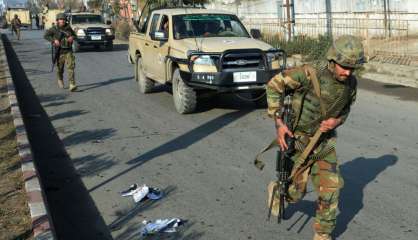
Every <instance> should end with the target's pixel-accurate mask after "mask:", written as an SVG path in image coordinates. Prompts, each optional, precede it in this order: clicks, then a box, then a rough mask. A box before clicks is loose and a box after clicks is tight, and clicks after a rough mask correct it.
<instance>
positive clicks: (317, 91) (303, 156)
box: [254, 66, 326, 179]
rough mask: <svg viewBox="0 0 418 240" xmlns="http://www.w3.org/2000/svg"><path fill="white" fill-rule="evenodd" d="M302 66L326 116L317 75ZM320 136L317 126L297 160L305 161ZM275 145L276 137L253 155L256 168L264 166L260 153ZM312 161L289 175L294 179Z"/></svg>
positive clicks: (310, 163) (310, 164)
mask: <svg viewBox="0 0 418 240" xmlns="http://www.w3.org/2000/svg"><path fill="white" fill-rule="evenodd" d="M304 68H305V73H306V75H307V77H308V79H309V80H310V81H311V83H312V85H313V88H314V91H315V94H316V95H317V96H318V98H319V104H320V107H321V114H322V116H326V109H325V104H324V103H323V100H322V98H321V88H320V85H319V80H318V77H317V73H316V70H315V69H314V68H312V67H309V66H304ZM321 136H322V132H321V131H320V130H319V128H318V130H316V132H315V134H314V136H313V137H312V138H311V140H310V141H309V144H308V145H307V146H306V148H305V150H304V151H303V152H302V154H301V155H300V156H299V160H298V162H303V163H305V161H306V159H307V158H308V156H309V154H310V153H311V152H312V150H313V148H314V147H315V146H316V144H317V143H318V141H319V139H320V138H321ZM275 146H278V143H277V140H276V139H273V141H272V142H271V143H270V144H269V145H267V146H266V147H264V148H263V150H261V152H260V153H258V154H257V156H256V157H255V160H254V165H255V166H256V167H257V168H258V169H260V170H263V168H264V166H265V164H264V162H263V161H261V160H260V157H261V155H262V154H263V153H265V152H267V151H268V150H270V149H272V148H273V147H275ZM314 162H315V160H314V159H311V160H310V161H308V162H306V163H305V164H302V165H301V167H300V168H298V169H297V170H295V171H294V172H292V174H291V175H290V177H291V178H293V179H296V178H297V177H298V176H299V175H300V174H301V173H303V172H304V171H305V170H306V169H307V168H309V167H310V166H312V164H313V163H314Z"/></svg>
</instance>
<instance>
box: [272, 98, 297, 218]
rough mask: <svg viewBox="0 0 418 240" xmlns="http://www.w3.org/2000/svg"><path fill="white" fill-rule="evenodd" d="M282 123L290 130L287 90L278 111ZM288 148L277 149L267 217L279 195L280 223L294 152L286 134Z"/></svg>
mask: <svg viewBox="0 0 418 240" xmlns="http://www.w3.org/2000/svg"><path fill="white" fill-rule="evenodd" d="M280 116H281V119H282V121H283V123H284V124H285V125H286V126H287V127H288V128H289V129H290V130H291V129H292V93H289V92H287V91H285V92H284V94H283V97H282V109H281V112H280ZM285 141H286V144H287V146H288V148H287V149H286V150H279V151H277V156H276V172H277V183H276V185H275V186H274V188H273V190H272V191H273V192H272V195H271V196H272V197H271V200H270V203H269V213H268V218H269V219H270V217H271V214H272V210H273V205H274V200H275V198H276V196H278V197H279V212H278V215H277V222H278V223H280V222H281V220H282V219H284V208H285V204H284V203H285V198H286V193H287V189H288V187H289V183H290V174H291V171H292V167H293V162H292V155H293V153H294V150H295V149H294V142H295V141H294V138H292V137H290V136H287V135H286V137H285Z"/></svg>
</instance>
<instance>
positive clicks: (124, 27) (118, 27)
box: [114, 20, 131, 40]
mask: <svg viewBox="0 0 418 240" xmlns="http://www.w3.org/2000/svg"><path fill="white" fill-rule="evenodd" d="M114 29H115V35H116V38H118V39H124V40H127V39H128V38H129V33H130V32H131V27H130V26H129V23H128V22H127V21H125V20H121V21H118V22H116V23H115V24H114Z"/></svg>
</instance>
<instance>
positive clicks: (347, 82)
mask: <svg viewBox="0 0 418 240" xmlns="http://www.w3.org/2000/svg"><path fill="white" fill-rule="evenodd" d="M363 63H364V50H363V45H362V43H361V41H360V40H358V39H357V38H355V37H353V36H349V35H345V36H342V37H340V38H338V39H337V40H335V41H334V42H333V45H332V46H331V47H330V49H329V50H328V53H327V61H324V62H323V64H318V66H319V67H312V66H308V65H304V66H302V67H297V68H294V69H289V70H286V71H284V72H283V73H280V74H278V75H276V76H275V77H274V78H272V79H271V81H270V82H269V83H268V86H267V100H268V114H269V116H271V117H273V118H274V120H275V124H276V129H277V142H278V144H279V146H280V148H281V149H282V150H284V149H287V145H286V141H285V137H286V136H290V137H293V138H294V139H295V149H296V150H295V154H294V155H293V157H292V161H293V169H292V174H293V173H295V172H299V173H300V174H298V175H296V176H297V177H295V178H292V179H291V182H290V185H289V187H288V190H287V194H286V201H288V202H289V203H295V202H297V201H298V200H300V199H302V198H303V196H304V195H305V193H306V186H307V181H308V177H309V176H310V178H311V181H312V183H313V186H314V189H315V191H316V193H317V194H318V200H317V208H316V216H315V220H314V224H313V228H314V231H315V236H314V238H313V239H314V240H331V233H332V231H333V230H334V228H335V225H336V215H337V208H338V198H339V193H340V189H341V188H342V187H343V178H342V176H341V175H340V171H339V164H338V161H337V155H336V151H335V146H336V131H335V129H336V128H337V127H338V126H340V125H342V124H343V123H344V122H345V120H346V119H347V116H348V114H349V112H350V106H351V105H352V104H353V103H354V101H355V98H356V92H357V86H356V78H355V77H354V76H353V71H354V70H355V69H357V68H359V67H361V66H362V64H363ZM320 66H322V67H320ZM315 84H317V85H316V86H317V87H315ZM318 86H319V87H318ZM315 88H317V90H319V91H317V90H315ZM318 88H319V89H318ZM285 90H286V91H285ZM289 90H290V91H291V92H293V97H292V107H293V120H294V121H293V126H289V127H287V126H286V125H284V124H283V121H282V119H281V117H280V114H279V112H280V109H281V107H282V105H281V102H280V99H281V97H282V95H283V94H285V92H286V93H287V92H289ZM318 92H319V93H318ZM318 129H319V130H318ZM317 131H318V132H322V134H321V133H320V134H321V135H320V136H321V137H320V138H319V141H318V142H317V144H316V145H314V146H315V147H314V148H313V150H312V151H311V152H310V154H309V155H308V157H307V159H305V160H304V162H299V161H300V159H301V158H299V156H300V155H301V154H302V152H303V151H304V150H305V148H306V147H307V145H308V143H309V141H310V140H311V139H312V137H313V135H314V134H315V132H317ZM298 160H299V161H298ZM299 169H300V171H298V170H299ZM291 176H292V175H291Z"/></svg>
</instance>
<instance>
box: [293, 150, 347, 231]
mask: <svg viewBox="0 0 418 240" xmlns="http://www.w3.org/2000/svg"><path fill="white" fill-rule="evenodd" d="M300 154H301V152H297V153H296V154H295V156H294V157H293V161H294V169H296V168H297V167H298V165H299V164H300V163H298V162H297V159H298V157H299V155H300ZM309 176H310V178H311V181H312V184H313V187H314V189H315V191H316V193H317V195H318V200H317V202H316V204H317V207H316V216H315V221H314V224H313V228H314V230H315V232H317V233H327V234H331V232H332V231H333V230H334V228H335V225H336V219H337V208H338V198H339V193H340V189H341V188H342V187H343V185H344V180H343V178H342V176H341V175H340V171H339V165H338V162H337V155H336V152H335V149H334V148H333V149H332V150H331V151H329V152H328V153H326V154H325V155H324V156H321V157H320V158H319V159H318V160H316V161H315V163H314V164H313V165H312V166H311V167H310V168H308V169H307V170H306V171H304V172H303V173H302V174H300V175H299V177H298V178H297V179H295V180H294V181H293V182H292V184H290V186H289V189H288V198H287V200H288V202H290V203H295V202H297V201H298V200H300V199H302V198H303V197H304V195H305V193H306V187H307V183H308V179H309Z"/></svg>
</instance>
